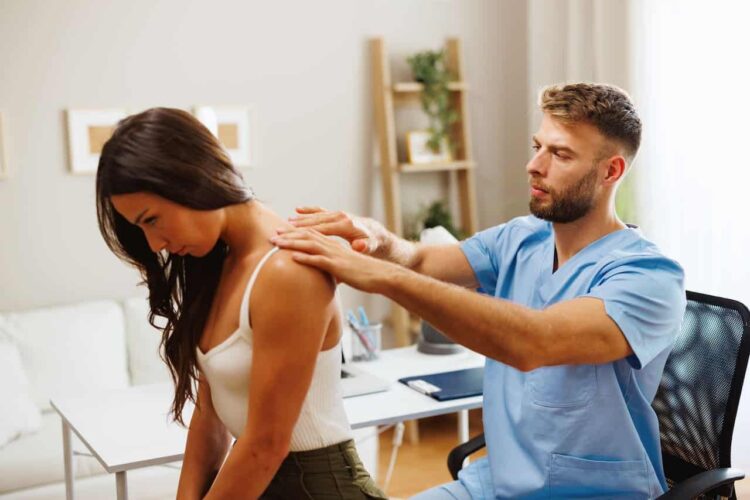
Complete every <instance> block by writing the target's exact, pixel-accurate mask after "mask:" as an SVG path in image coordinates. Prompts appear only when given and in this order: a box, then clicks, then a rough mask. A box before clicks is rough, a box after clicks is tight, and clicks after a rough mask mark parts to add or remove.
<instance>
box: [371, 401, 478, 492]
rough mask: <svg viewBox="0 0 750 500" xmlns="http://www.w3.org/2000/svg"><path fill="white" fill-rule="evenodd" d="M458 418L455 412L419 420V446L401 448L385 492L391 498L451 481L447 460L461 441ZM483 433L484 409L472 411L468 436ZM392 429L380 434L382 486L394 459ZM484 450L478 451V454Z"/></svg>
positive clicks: (379, 472)
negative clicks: (391, 460) (392, 455)
mask: <svg viewBox="0 0 750 500" xmlns="http://www.w3.org/2000/svg"><path fill="white" fill-rule="evenodd" d="M457 429H458V421H457V416H456V414H455V413H454V414H449V415H442V416H439V417H432V418H425V419H422V420H420V421H419V439H420V442H419V444H417V445H413V444H410V443H409V440H408V439H406V437H404V443H403V445H402V446H401V448H400V449H399V452H398V457H397V459H396V466H395V467H394V470H393V476H392V477H391V483H390V486H389V487H388V489H387V491H386V493H387V494H388V496H389V497H392V498H408V497H410V496H412V495H414V494H415V493H418V492H420V491H423V490H426V489H428V488H431V487H432V486H437V485H439V484H443V483H445V482H448V481H451V476H450V474H449V473H448V466H447V465H446V460H447V458H448V453H449V452H450V450H451V449H453V447H454V446H456V445H457V444H458V433H457ZM481 432H482V411H481V410H472V411H470V412H469V436H472V437H473V436H476V435H477V434H480V433H481ZM392 440H393V430H389V431H386V432H384V433H383V434H381V435H380V450H379V464H378V478H379V480H380V481H379V482H380V486H381V487H382V486H383V484H382V483H383V481H384V480H385V475H386V471H387V470H388V463H389V462H390V459H391V450H392V445H391V443H392ZM483 455H484V452H479V453H477V455H476V456H477V457H481V456H483Z"/></svg>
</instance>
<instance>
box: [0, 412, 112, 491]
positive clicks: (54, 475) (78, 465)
mask: <svg viewBox="0 0 750 500" xmlns="http://www.w3.org/2000/svg"><path fill="white" fill-rule="evenodd" d="M72 443H73V449H74V450H75V451H79V452H88V449H87V448H86V447H85V446H84V444H83V443H81V442H80V441H79V439H78V437H77V436H76V435H75V434H74V435H73V439H72ZM73 460H74V464H75V469H76V477H83V476H90V475H92V474H101V473H104V472H105V471H104V468H103V467H102V466H101V465H100V464H99V462H98V461H97V460H96V459H95V458H93V457H89V456H80V455H74V456H73ZM0 471H2V474H0V492H6V491H12V490H17V489H20V488H28V487H31V486H38V485H40V484H48V483H54V482H58V481H63V480H64V479H65V466H64V462H63V446H62V421H61V420H60V416H59V415H58V414H57V413H55V412H51V413H45V414H44V415H42V425H41V427H40V429H39V430H38V431H37V432H35V433H33V434H30V435H27V436H23V437H21V438H20V439H16V440H15V441H13V442H11V443H9V444H8V445H7V446H5V447H4V448H3V449H2V450H0Z"/></svg>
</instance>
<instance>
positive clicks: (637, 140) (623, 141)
mask: <svg viewBox="0 0 750 500" xmlns="http://www.w3.org/2000/svg"><path fill="white" fill-rule="evenodd" d="M539 106H540V107H541V109H542V111H543V112H545V113H548V114H549V115H550V116H553V117H555V118H557V119H559V120H562V121H563V122H567V123H580V122H584V123H589V124H591V125H593V126H594V127H596V128H597V129H598V130H599V132H601V133H602V135H603V136H604V137H606V138H608V139H613V140H615V141H617V142H618V143H619V144H620V145H621V146H622V147H623V148H624V149H625V155H626V156H627V157H628V160H629V161H630V160H632V159H633V157H635V154H636V153H637V152H638V147H639V146H640V144H641V119H640V118H639V117H638V113H637V112H636V110H635V106H634V105H633V101H631V100H630V96H628V94H627V93H626V92H625V91H624V90H622V89H619V88H617V87H615V86H613V85H605V84H599V83H572V84H567V85H550V86H549V87H547V88H545V89H544V90H542V93H541V95H540V98H539Z"/></svg>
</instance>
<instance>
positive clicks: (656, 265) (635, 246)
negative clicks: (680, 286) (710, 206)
mask: <svg viewBox="0 0 750 500" xmlns="http://www.w3.org/2000/svg"><path fill="white" fill-rule="evenodd" d="M628 236H629V238H628V239H627V241H626V242H624V244H623V245H620V246H618V247H617V248H614V249H612V251H610V252H608V253H607V254H606V255H605V256H604V257H603V259H602V261H601V262H600V265H601V267H602V268H603V269H605V270H607V269H609V270H611V269H614V268H621V267H630V268H642V269H645V270H649V269H650V270H654V271H667V272H670V273H674V274H678V275H680V276H682V275H683V274H684V271H683V269H682V266H680V264H679V262H677V261H676V260H675V259H673V258H671V257H669V256H668V255H667V254H665V253H664V252H663V251H662V250H661V249H660V248H659V246H658V245H657V244H656V243H654V242H653V241H651V240H649V239H648V238H646V237H645V236H644V235H643V234H642V233H641V232H640V231H639V230H636V229H630V234H629V235H628Z"/></svg>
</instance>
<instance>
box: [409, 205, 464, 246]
mask: <svg viewBox="0 0 750 500" xmlns="http://www.w3.org/2000/svg"><path fill="white" fill-rule="evenodd" d="M410 225H411V230H410V231H408V234H407V238H408V239H410V240H413V241H416V240H418V239H419V233H420V232H422V230H423V229H429V228H431V227H437V226H443V227H444V228H445V229H447V230H448V232H449V233H451V234H452V235H453V236H454V237H456V239H459V240H461V239H463V238H464V234H463V232H462V231H460V230H459V229H457V228H456V226H454V225H453V215H451V212H450V210H449V209H448V203H447V202H446V201H445V200H437V201H433V202H432V203H430V204H429V205H426V206H422V208H421V209H420V210H419V212H418V213H417V214H416V215H415V216H414V218H413V220H412V223H411V224H410Z"/></svg>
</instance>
